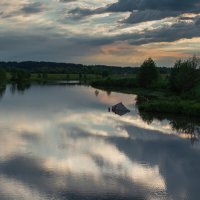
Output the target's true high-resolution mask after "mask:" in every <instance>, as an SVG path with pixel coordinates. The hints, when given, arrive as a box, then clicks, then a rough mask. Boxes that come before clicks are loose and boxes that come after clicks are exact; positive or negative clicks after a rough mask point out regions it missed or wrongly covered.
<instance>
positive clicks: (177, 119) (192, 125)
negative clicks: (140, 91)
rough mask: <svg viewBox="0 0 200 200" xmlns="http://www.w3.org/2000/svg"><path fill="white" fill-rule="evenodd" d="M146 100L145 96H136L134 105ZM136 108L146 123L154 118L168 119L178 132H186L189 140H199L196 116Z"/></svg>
mask: <svg viewBox="0 0 200 200" xmlns="http://www.w3.org/2000/svg"><path fill="white" fill-rule="evenodd" d="M146 100H147V99H146V98H145V97H139V98H137V103H136V105H138V104H139V103H141V102H143V101H146ZM138 110H139V114H140V117H141V118H142V120H143V121H145V122H146V123H147V124H151V123H152V122H153V121H154V120H159V121H163V120H168V121H169V124H170V125H171V127H172V129H173V130H174V131H176V132H177V133H179V134H180V133H184V134H186V135H187V136H188V138H189V139H190V140H191V143H192V144H194V143H195V142H197V141H199V140H200V120H199V119H198V118H192V117H186V116H178V115H172V114H166V113H149V112H148V113H147V112H144V111H142V110H140V109H138Z"/></svg>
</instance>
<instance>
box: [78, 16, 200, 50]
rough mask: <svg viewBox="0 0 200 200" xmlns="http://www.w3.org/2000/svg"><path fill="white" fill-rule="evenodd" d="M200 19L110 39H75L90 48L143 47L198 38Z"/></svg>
mask: <svg viewBox="0 0 200 200" xmlns="http://www.w3.org/2000/svg"><path fill="white" fill-rule="evenodd" d="M199 30H200V18H199V17H196V18H195V19H194V20H193V22H190V23H188V22H185V21H180V22H177V23H176V24H173V25H171V26H170V25H166V26H164V27H162V28H159V29H154V30H148V29H147V30H144V31H143V32H142V33H141V32H138V33H127V34H126V33H124V34H120V35H116V36H110V37H98V38H79V39H78V38H77V40H79V43H82V42H85V43H88V44H90V45H91V46H102V45H107V44H112V43H114V42H116V41H127V42H128V43H129V44H131V45H143V44H149V43H155V42H174V41H177V40H179V39H183V38H187V39H191V38H194V37H200V32H199Z"/></svg>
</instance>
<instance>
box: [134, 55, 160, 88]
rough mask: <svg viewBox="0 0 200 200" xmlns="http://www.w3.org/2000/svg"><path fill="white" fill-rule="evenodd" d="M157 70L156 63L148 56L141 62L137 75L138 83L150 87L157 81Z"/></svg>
mask: <svg viewBox="0 0 200 200" xmlns="http://www.w3.org/2000/svg"><path fill="white" fill-rule="evenodd" d="M158 78H159V72H158V69H157V67H156V63H155V62H154V61H153V59H152V58H148V59H147V60H145V61H144V62H143V64H142V65H141V67H140V70H139V72H138V75H137V79H138V84H139V86H140V87H144V88H148V87H151V86H152V85H153V84H154V83H155V82H157V81H158Z"/></svg>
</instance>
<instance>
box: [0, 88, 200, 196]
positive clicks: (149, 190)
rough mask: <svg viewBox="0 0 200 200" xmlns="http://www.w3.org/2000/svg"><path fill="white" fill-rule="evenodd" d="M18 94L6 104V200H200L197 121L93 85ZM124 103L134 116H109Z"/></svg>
mask: <svg viewBox="0 0 200 200" xmlns="http://www.w3.org/2000/svg"><path fill="white" fill-rule="evenodd" d="M15 89H16V88H13V87H11V86H7V88H6V91H5V92H4V94H3V95H2V97H1V100H0V199H1V200H18V199H19V200H22V199H27V200H46V199H48V200H65V199H66V200H93V199H94V200H124V199H125V200H157V199H159V200H160V199H161V200H199V199H200V144H199V141H198V139H199V138H198V136H199V130H200V129H199V125H198V120H192V121H190V120H189V119H183V118H181V119H176V118H173V117H172V118H169V117H161V116H147V115H145V114H143V113H140V114H139V113H138V110H137V108H136V106H135V103H136V96H135V95H127V94H120V93H114V92H112V93H109V92H104V91H101V90H99V93H98V92H95V91H96V89H93V88H91V87H86V86H64V85H63V86H54V85H51V86H37V85H35V86H31V88H29V89H28V90H25V91H23V92H22V91H21V92H17V91H16V90H15ZM121 101H122V102H123V103H124V104H125V105H126V106H127V107H128V108H129V109H130V110H131V112H130V113H129V114H127V115H124V116H118V115H116V114H114V113H109V112H108V107H109V106H112V105H114V104H116V103H119V102H121Z"/></svg>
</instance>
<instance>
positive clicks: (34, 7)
mask: <svg viewBox="0 0 200 200" xmlns="http://www.w3.org/2000/svg"><path fill="white" fill-rule="evenodd" d="M43 8H44V6H43V4H42V3H40V2H35V3H31V4H27V5H24V6H23V7H22V8H21V10H20V11H21V12H22V13H25V14H34V13H39V12H42V11H43Z"/></svg>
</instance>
